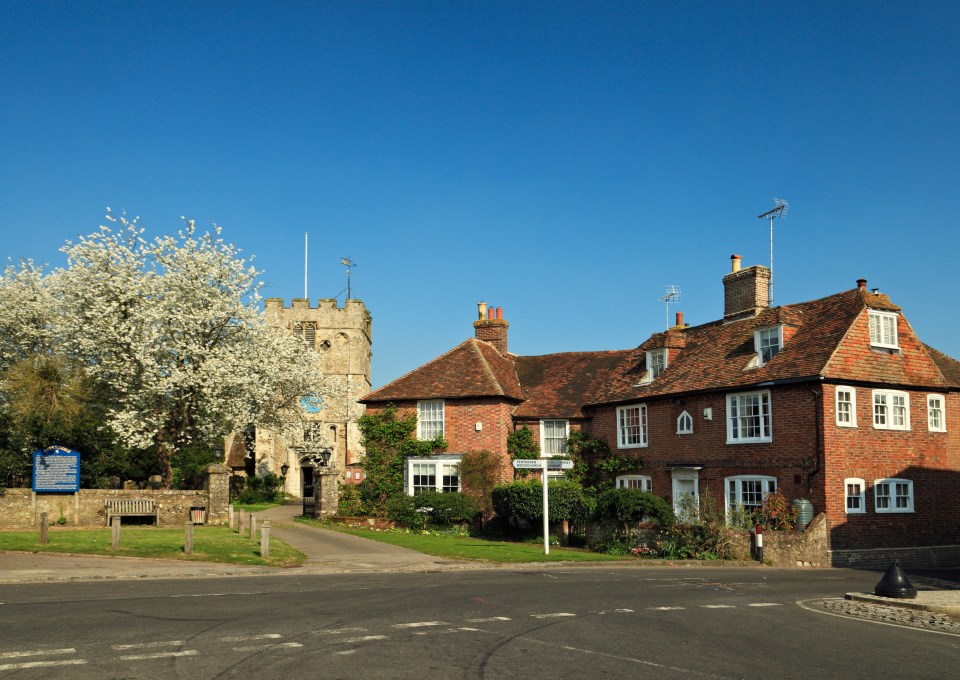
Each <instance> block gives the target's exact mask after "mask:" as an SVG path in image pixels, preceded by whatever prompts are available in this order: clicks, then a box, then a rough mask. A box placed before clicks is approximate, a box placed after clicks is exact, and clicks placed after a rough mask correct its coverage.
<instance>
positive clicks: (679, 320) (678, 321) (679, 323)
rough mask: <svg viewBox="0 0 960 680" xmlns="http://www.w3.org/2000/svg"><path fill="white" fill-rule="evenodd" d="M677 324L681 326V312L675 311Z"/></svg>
mask: <svg viewBox="0 0 960 680" xmlns="http://www.w3.org/2000/svg"><path fill="white" fill-rule="evenodd" d="M677 325H678V326H680V328H683V312H677Z"/></svg>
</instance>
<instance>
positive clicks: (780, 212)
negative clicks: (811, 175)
mask: <svg viewBox="0 0 960 680" xmlns="http://www.w3.org/2000/svg"><path fill="white" fill-rule="evenodd" d="M773 203H774V205H776V206H777V207H776V208H774V209H773V210H768V211H767V212H765V213H763V214H762V215H757V218H758V219H761V220H763V219H767V220H770V288H769V291H768V295H769V297H768V304H769V305H770V306H771V307H773V220H774V218H776V217H786V216H787V211H788V210H789V209H790V204H789V203H787V202H786V201H785V200H783V199H782V198H775V199H773Z"/></svg>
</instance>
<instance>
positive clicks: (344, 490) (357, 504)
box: [337, 484, 369, 517]
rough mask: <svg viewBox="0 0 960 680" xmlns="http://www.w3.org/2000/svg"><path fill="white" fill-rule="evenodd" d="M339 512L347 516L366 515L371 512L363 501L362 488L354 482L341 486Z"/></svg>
mask: <svg viewBox="0 0 960 680" xmlns="http://www.w3.org/2000/svg"><path fill="white" fill-rule="evenodd" d="M337 514H338V515H344V516H347V517H365V516H366V515H368V514H369V512H368V511H367V505H366V503H364V502H363V497H362V496H361V495H360V489H359V488H358V487H357V486H356V485H354V484H347V485H345V486H342V487H340V501H339V503H338V504H337Z"/></svg>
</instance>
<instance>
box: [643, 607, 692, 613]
mask: <svg viewBox="0 0 960 680" xmlns="http://www.w3.org/2000/svg"><path fill="white" fill-rule="evenodd" d="M647 609H650V610H651V611H655V612H673V611H682V610H684V609H686V607H647Z"/></svg>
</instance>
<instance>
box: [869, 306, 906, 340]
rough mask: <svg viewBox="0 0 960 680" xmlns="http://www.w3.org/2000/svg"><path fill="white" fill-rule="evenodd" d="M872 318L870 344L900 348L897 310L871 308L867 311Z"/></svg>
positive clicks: (870, 318)
mask: <svg viewBox="0 0 960 680" xmlns="http://www.w3.org/2000/svg"><path fill="white" fill-rule="evenodd" d="M867 314H868V317H869V320H870V346H871V347H887V348H889V349H900V343H899V335H898V334H897V317H898V316H899V315H898V314H896V313H895V312H881V311H878V310H876V309H870V310H868V312H867Z"/></svg>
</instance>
